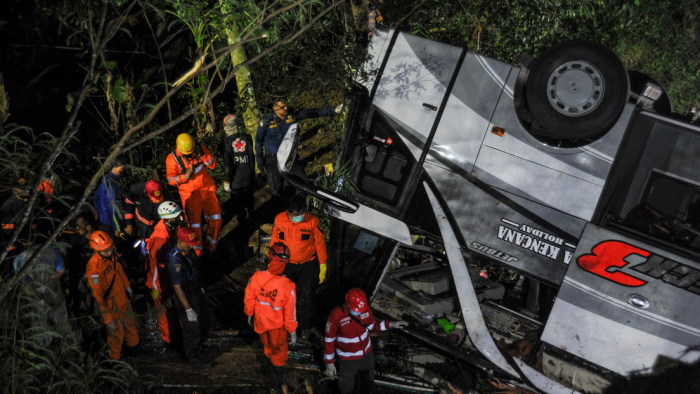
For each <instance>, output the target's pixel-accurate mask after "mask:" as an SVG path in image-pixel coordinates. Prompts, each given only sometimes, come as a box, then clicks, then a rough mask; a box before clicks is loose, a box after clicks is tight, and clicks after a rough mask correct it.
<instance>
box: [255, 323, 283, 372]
mask: <svg viewBox="0 0 700 394" xmlns="http://www.w3.org/2000/svg"><path fill="white" fill-rule="evenodd" d="M260 340H262V343H263V346H264V347H265V355H266V356H267V358H269V359H270V361H271V362H272V365H274V366H277V367H281V366H284V365H285V364H287V359H288V358H289V354H288V345H287V330H285V329H284V327H280V328H275V329H273V330H270V331H265V332H264V333H262V334H260Z"/></svg>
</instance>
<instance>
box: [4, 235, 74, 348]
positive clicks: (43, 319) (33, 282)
mask: <svg viewBox="0 0 700 394" xmlns="http://www.w3.org/2000/svg"><path fill="white" fill-rule="evenodd" d="M39 246H40V245H36V243H35V242H33V241H32V242H30V243H29V244H28V245H27V247H28V248H29V249H27V250H26V251H24V252H22V253H21V254H20V255H19V256H17V257H16V258H15V260H14V268H15V272H19V270H20V269H21V268H22V267H23V266H24V263H25V261H26V259H27V256H33V255H34V254H35V253H36V252H37V251H38V250H39ZM65 272H66V265H65V263H64V261H63V258H62V257H61V255H60V254H59V253H58V250H56V249H55V248H54V247H53V246H49V247H47V248H45V249H44V250H43V251H42V252H41V253H40V254H39V255H37V256H36V257H35V260H34V262H33V264H32V266H31V268H29V270H28V271H27V273H26V274H25V275H24V277H23V278H22V285H23V286H24V289H25V290H26V291H27V293H28V294H29V296H30V297H32V298H34V299H35V300H36V301H37V303H38V305H39V307H40V308H42V309H43V310H42V311H41V312H39V311H37V312H36V313H33V314H30V315H28V316H29V319H30V324H31V326H32V327H42V328H44V329H45V330H46V329H48V328H49V325H48V323H49V321H50V322H51V323H52V326H53V327H52V329H53V331H54V332H55V333H57V334H59V335H60V336H62V337H67V336H69V335H71V327H70V323H69V321H68V310H67V309H66V300H65V297H64V296H63V290H62V289H61V283H60V280H61V277H62V276H63V274H65ZM37 334H39V335H33V336H32V338H33V340H34V341H35V342H36V344H37V345H39V346H41V347H48V346H49V345H50V344H51V341H52V339H53V336H52V335H51V334H49V333H44V334H41V332H37Z"/></svg>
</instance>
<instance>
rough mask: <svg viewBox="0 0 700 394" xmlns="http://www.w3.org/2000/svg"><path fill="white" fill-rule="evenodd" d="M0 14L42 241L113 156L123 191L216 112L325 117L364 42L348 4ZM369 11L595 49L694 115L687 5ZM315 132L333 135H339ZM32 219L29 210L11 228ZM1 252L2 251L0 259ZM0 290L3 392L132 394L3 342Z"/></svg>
mask: <svg viewBox="0 0 700 394" xmlns="http://www.w3.org/2000/svg"><path fill="white" fill-rule="evenodd" d="M4 3H5V4H4V5H2V6H0V7H2V8H1V9H0V15H1V16H0V18H3V20H2V21H0V40H2V41H1V42H0V56H2V58H1V59H0V72H1V73H2V76H3V80H4V90H0V93H1V92H3V91H4V92H6V93H7V97H9V98H10V100H9V105H7V106H5V102H4V99H5V97H6V96H5V95H4V94H1V95H0V96H1V97H0V115H2V116H1V117H0V119H2V122H3V125H2V128H0V151H1V152H3V158H2V159H0V160H2V163H3V165H2V167H1V168H0V175H2V179H5V180H9V179H10V178H12V176H13V175H15V174H18V173H30V174H32V175H34V177H35V179H37V181H40V180H41V179H43V178H49V177H51V178H52V179H54V181H55V184H56V187H57V191H58V194H57V195H58V197H59V201H61V202H62V203H63V204H62V205H60V204H59V205H60V206H61V207H62V209H61V210H60V211H62V214H61V215H59V216H57V217H55V218H54V219H55V221H56V222H57V223H56V224H57V230H56V231H55V232H54V234H58V233H59V232H60V228H62V227H63V225H65V224H66V223H67V222H68V221H69V219H70V214H69V213H70V212H71V208H72V207H74V206H76V202H77V201H78V200H80V199H85V198H86V197H87V196H88V195H89V193H90V192H91V191H92V189H93V188H94V185H95V183H96V182H97V180H98V179H99V177H100V176H101V173H102V171H103V170H104V168H105V167H108V165H109V162H110V161H111V160H112V159H113V158H114V157H115V156H116V155H117V154H118V153H122V152H125V153H127V154H128V155H129V157H130V160H131V163H132V164H133V166H134V168H135V169H139V170H140V171H137V172H134V173H132V176H133V177H134V178H138V179H143V178H144V177H145V176H147V174H151V173H153V170H156V171H159V172H160V173H161V175H162V172H163V166H164V164H163V163H164V157H165V155H166V154H167V153H169V152H170V151H171V150H172V149H173V141H174V138H175V136H176V135H177V134H178V133H181V132H188V131H189V132H193V133H196V134H197V135H198V136H199V137H200V138H201V139H202V140H203V141H204V142H205V143H206V144H207V145H209V146H212V147H215V146H218V144H219V141H220V139H221V137H222V133H221V130H220V124H221V119H223V117H224V116H225V115H226V114H227V113H231V112H236V113H239V114H243V113H248V114H249V115H248V118H247V119H246V124H247V126H248V127H249V129H250V130H251V131H254V129H255V124H256V120H257V118H258V117H260V116H262V115H264V114H265V113H267V111H268V110H269V104H270V102H271V101H272V100H275V99H279V98H283V97H286V98H288V99H289V102H290V103H291V104H292V105H295V106H335V105H337V104H338V103H339V102H341V101H342V96H343V92H344V89H345V87H346V86H347V84H348V83H349V81H350V78H351V76H352V74H353V70H354V69H356V68H357V67H358V65H359V64H360V63H361V62H362V60H363V59H364V55H363V53H364V49H363V46H362V44H363V41H364V40H363V34H366V33H365V32H363V31H362V29H359V33H358V32H357V29H358V25H361V24H362V21H361V18H360V19H358V14H357V12H356V11H357V9H360V10H362V9H363V7H365V2H364V1H362V0H352V1H340V0H336V1H333V0H299V1H292V0H279V1H273V2H263V1H254V0H208V1H205V0H102V1H100V0H70V1H69V0H63V1H53V0H35V1H13V2H4ZM376 5H377V7H378V8H379V9H380V10H381V13H382V14H383V16H384V20H385V24H387V25H390V26H394V27H398V28H399V29H401V30H404V31H410V32H411V33H413V34H417V35H420V36H424V37H427V38H430V39H433V40H438V41H442V42H447V43H450V44H453V45H457V46H462V47H467V48H469V49H471V50H474V51H477V52H479V53H482V54H485V55H488V56H492V57H495V58H498V59H501V60H503V61H508V62H511V61H513V60H514V59H515V58H516V56H517V55H518V54H519V53H520V52H521V51H527V52H528V53H530V54H531V55H534V56H537V55H539V54H541V53H542V52H543V51H544V50H545V49H546V48H547V47H549V46H551V45H552V44H554V43H556V42H559V41H562V40H567V39H588V40H593V41H598V42H602V43H604V44H606V45H607V46H609V47H610V48H612V49H613V50H614V51H615V52H616V53H617V54H618V55H619V56H620V57H621V58H622V60H623V61H624V62H625V64H626V65H627V67H628V68H631V69H635V70H638V71H641V72H644V73H647V74H649V75H652V76H654V77H656V78H657V79H658V80H659V81H660V82H661V83H662V84H664V86H665V87H666V89H667V90H668V92H669V94H670V96H671V97H672V99H673V101H674V102H675V104H676V111H677V112H679V113H681V114H685V113H687V112H688V111H689V110H690V109H691V108H692V107H693V106H700V97H699V95H698V93H697V92H698V91H700V71H699V70H700V18H699V16H700V3H699V2H697V1H695V0H676V1H671V0H655V1H651V0H634V1H627V0H610V1H608V0H576V1H574V0H542V1H524V0H493V1H480V0H476V1H468V0H445V1H430V0H383V1H378V2H376ZM353 11H355V13H353ZM265 18H268V19H265ZM316 18H317V19H316ZM358 20H359V21H360V22H358ZM241 42H244V44H243V45H241V46H237V45H239V44H240V43H241ZM244 66H245V67H244ZM190 70H192V72H191V73H188V71H190ZM248 73H249V78H247V77H246V76H247V75H248ZM183 77H187V78H184V79H183V80H182V81H179V80H180V79H181V78H183ZM176 81H178V82H180V83H177V82H176ZM8 111H9V112H8ZM315 126H318V127H322V128H326V129H328V130H329V131H331V132H335V133H340V131H341V130H342V128H341V124H340V122H332V121H331V122H329V121H319V123H317V125H315ZM318 127H316V128H315V129H316V130H318ZM52 152H53V153H52ZM215 176H220V173H216V174H215ZM3 183H5V182H3ZM4 190H7V189H4ZM222 194H223V193H222ZM7 195H9V191H8V192H7V193H3V194H2V197H3V199H4V198H5V197H6V196H7ZM71 196H72V197H71ZM36 200H37V195H36V193H34V194H33V196H32V201H36ZM30 220H31V219H30V218H29V211H27V220H25V225H26V223H27V222H29V221H30ZM59 222H60V223H59ZM47 243H48V241H47ZM8 247H9V245H7V246H6V245H3V251H2V253H1V254H0V261H1V260H2V259H5V257H6V256H7V249H8ZM3 264H9V262H8V261H4V262H3ZM8 279H11V276H10V277H8V276H5V277H4V278H3V281H2V282H0V306H1V308H0V312H1V313H2V315H1V316H0V319H2V325H0V330H3V332H4V335H3V339H2V340H1V341H0V349H3V352H2V354H3V355H6V356H5V357H3V362H2V366H1V367H0V376H1V378H0V381H3V382H10V384H11V386H10V387H11V390H14V391H15V392H21V391H24V390H25V389H27V388H29V387H34V388H36V391H37V392H43V391H48V390H49V389H51V390H53V391H58V392H91V391H92V392H108V391H111V390H114V391H119V390H122V391H125V390H128V388H129V387H131V388H132V389H133V387H134V384H136V383H135V382H136V378H137V374H136V373H135V371H133V370H132V369H130V367H128V365H120V366H119V367H118V368H114V367H109V368H107V366H105V365H104V362H103V361H100V360H96V359H94V358H92V357H91V356H90V355H88V354H85V353H84V352H83V351H82V350H81V349H79V348H78V347H77V346H76V345H75V343H74V342H71V339H69V338H63V339H61V340H60V341H56V342H55V343H54V345H53V346H52V347H51V348H48V349H37V348H36V346H35V345H33V342H32V341H31V335H34V334H36V333H31V332H30V333H24V334H23V335H19V334H17V329H18V327H20V326H19V325H20V324H22V322H21V321H20V319H18V318H17V316H18V315H17V313H18V311H20V310H23V309H22V308H31V305H28V304H27V302H23V301H22V299H23V297H22V295H21V293H20V292H18V291H17V290H16V289H17V288H16V286H13V285H14V284H15V282H10V281H8ZM62 355H66V357H63V356H62ZM19 370H21V371H23V373H22V374H17V371H19ZM106 371H111V372H106ZM88 376H90V379H87V377H88ZM57 380H58V381H59V382H63V383H61V384H59V385H57V384H56V381H57ZM139 387H140V386H139ZM3 389H4V388H3Z"/></svg>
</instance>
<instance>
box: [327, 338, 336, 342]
mask: <svg viewBox="0 0 700 394" xmlns="http://www.w3.org/2000/svg"><path fill="white" fill-rule="evenodd" d="M333 341H335V337H333V338H329V337H326V342H333Z"/></svg>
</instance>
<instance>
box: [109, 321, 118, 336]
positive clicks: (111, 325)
mask: <svg viewBox="0 0 700 394" xmlns="http://www.w3.org/2000/svg"><path fill="white" fill-rule="evenodd" d="M116 332H117V322H115V321H114V320H112V321H111V322H109V323H107V333H109V334H114V333H116Z"/></svg>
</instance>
